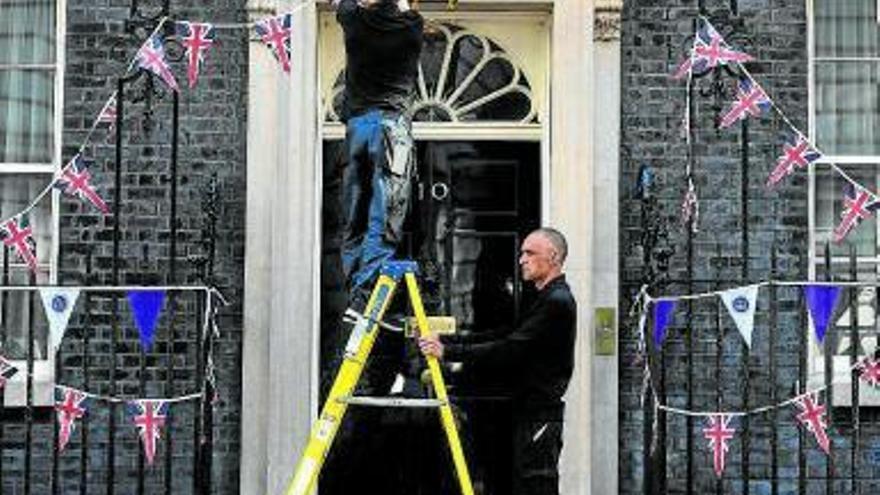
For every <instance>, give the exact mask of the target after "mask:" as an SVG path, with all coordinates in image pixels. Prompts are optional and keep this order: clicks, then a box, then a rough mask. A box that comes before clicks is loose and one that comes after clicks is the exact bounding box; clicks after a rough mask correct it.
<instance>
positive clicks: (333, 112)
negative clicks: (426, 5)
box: [326, 23, 537, 124]
mask: <svg viewBox="0 0 880 495" xmlns="http://www.w3.org/2000/svg"><path fill="white" fill-rule="evenodd" d="M344 76H345V74H344V72H341V73H340V74H339V75H337V77H336V81H335V82H334V84H333V91H332V93H331V96H332V102H333V105H332V106H330V108H328V110H327V115H326V120H327V121H331V122H336V121H339V117H338V116H339V114H340V111H341V105H342V91H343V88H344V86H345V77H344ZM536 115H537V111H536V109H535V106H534V103H533V99H532V89H531V86H530V85H529V81H528V80H527V79H526V76H525V74H523V72H522V70H521V69H520V68H519V67H518V66H517V65H516V64H515V63H514V62H513V60H512V59H511V57H510V56H509V55H508V54H507V53H506V52H505V51H504V50H503V49H502V48H501V47H500V46H499V45H498V44H497V43H495V42H493V41H492V40H490V39H489V38H487V37H485V36H481V35H478V34H475V33H473V32H471V31H468V30H466V29H464V28H462V27H459V26H456V25H453V24H449V23H427V24H426V25H425V44H424V47H423V49H422V56H421V59H420V60H419V79H418V88H417V96H416V101H415V105H414V107H413V120H414V121H417V122H458V123H463V122H474V121H496V122H497V121H501V122H516V123H521V124H529V123H535V122H537V116H536Z"/></svg>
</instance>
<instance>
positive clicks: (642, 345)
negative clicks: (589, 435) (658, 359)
mask: <svg viewBox="0 0 880 495" xmlns="http://www.w3.org/2000/svg"><path fill="white" fill-rule="evenodd" d="M769 285H776V286H786V287H800V286H812V285H818V286H822V287H834V286H837V287H840V286H848V287H878V286H880V283H878V282H873V283H872V282H799V281H776V280H768V281H764V282H760V283H757V284H749V285H745V286H740V287H736V288H733V289H728V290H727V291H724V290H719V291H709V292H703V293H695V294H688V295H680V296H656V297H655V296H651V295H650V294H649V293H648V292H647V288H646V286H643V287H642V288H641V290H640V291H639V293H638V294H637V296H636V299H635V301H634V302H633V306H632V308H631V310H630V313H631V314H632V313H633V311H634V310H636V309H638V311H639V312H640V314H639V320H638V322H639V323H638V325H639V328H638V339H639V340H638V352H639V353H640V354H646V353H647V351H646V341H647V337H646V332H647V329H646V320H647V315H648V311H649V309H648V308H649V306H650V305H651V303H652V302H654V301H658V302H667V303H671V304H674V303H675V302H677V301H679V300H695V299H702V298H710V297H720V296H721V295H722V294H724V293H725V292H728V291H730V290H738V289H743V288H749V287H762V286H769ZM670 318H671V317H670ZM658 344H660V345H662V340H661V342H658ZM643 359H645V364H644V370H643V373H644V377H643V378H644V379H643V390H642V401H644V397H645V395H646V392H647V390H645V389H646V388H647V389H650V393H651V395H652V397H653V399H654V404H655V407H656V409H659V410H662V411H666V412H668V413H672V414H678V415H682V416H690V417H712V416H717V415H719V414H721V415H723V416H726V417H727V416H729V417H743V416H752V415H757V414H763V413H766V412H770V411H773V410H776V409H782V408H785V407H789V406H791V405H792V404H795V403H797V402H799V401H801V400H802V399H803V398H804V397H805V396H813V395H815V394H819V393H822V392H827V391H829V390H833V388H834V387H835V386H838V385H847V386H850V385H851V382H850V381H848V380H846V379H843V378H840V379H835V380H831V381H830V382H828V383H826V384H824V385H822V386H818V387H814V388H810V389H808V390H805V391H804V392H802V393H799V394H797V395H796V396H794V397H791V398H789V399H786V400H784V401H781V402H778V403H776V404H769V405H765V406H761V407H756V408H752V409H748V410H738V411H727V410H726V411H717V410H712V411H695V410H690V409H684V408H679V407H673V406H670V405H668V404H664V403H662V402H661V401H660V399H659V396H658V394H657V391H656V389H655V388H654V381H653V373H652V370H651V366H650V361H649V360H648V359H647V357H646V356H645V357H644V358H643ZM858 370H862V376H861V377H855V376H854V375H855V374H856V373H855V372H856V371H858ZM840 374H841V375H842V376H846V377H850V379H861V380H863V381H866V382H867V383H868V384H869V385H872V386H875V387H876V386H877V385H880V360H877V359H871V358H868V359H863V360H859V361H857V362H855V363H853V364H852V365H851V366H849V367H848V368H847V369H846V370H844V371H843V372H842V373H840ZM821 375H824V372H823V371H820V372H815V373H812V374H810V375H809V377H813V376H821Z"/></svg>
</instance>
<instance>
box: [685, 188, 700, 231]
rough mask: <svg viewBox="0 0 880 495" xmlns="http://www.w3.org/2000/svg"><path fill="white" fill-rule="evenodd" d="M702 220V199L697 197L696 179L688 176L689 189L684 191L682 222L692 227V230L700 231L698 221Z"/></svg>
mask: <svg viewBox="0 0 880 495" xmlns="http://www.w3.org/2000/svg"><path fill="white" fill-rule="evenodd" d="M699 221H700V200H699V198H698V197H697V188H696V186H694V181H693V179H691V178H688V189H687V192H685V193H684V199H683V200H682V202H681V224H682V225H684V226H685V227H688V228H690V229H691V232H693V233H697V232H699V227H698V223H699Z"/></svg>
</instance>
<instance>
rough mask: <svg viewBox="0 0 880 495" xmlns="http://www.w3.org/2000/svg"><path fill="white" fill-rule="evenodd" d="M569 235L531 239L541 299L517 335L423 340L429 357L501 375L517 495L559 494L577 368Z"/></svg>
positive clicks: (523, 257)
mask: <svg viewBox="0 0 880 495" xmlns="http://www.w3.org/2000/svg"><path fill="white" fill-rule="evenodd" d="M567 254H568V245H567V243H566V240H565V237H564V236H563V235H562V233H560V232H559V231H557V230H555V229H552V228H540V229H537V230H535V231H534V232H532V233H531V234H529V235H528V237H526V239H525V241H523V244H522V250H521V254H520V258H519V264H520V267H521V270H522V278H523V280H525V281H529V282H532V283H534V284H535V287H536V288H537V289H538V295H537V298H536V299H535V302H534V303H533V304H532V305H531V306H530V307H529V308H528V310H526V311H525V313H524V314H523V315H522V316H521V317H520V319H519V321H518V322H517V325H516V328H514V329H512V330H507V331H505V330H500V331H496V332H481V333H478V334H471V335H467V336H457V335H450V336H443V337H438V336H436V335H429V336H426V337H422V338H420V339H419V346H420V347H421V349H422V352H423V353H425V354H426V355H431V356H435V357H437V358H444V359H447V360H450V361H459V362H462V363H463V364H464V366H465V368H467V367H468V366H473V365H478V366H479V369H480V370H484V371H487V372H488V371H491V372H494V373H496V374H503V375H504V376H505V377H506V378H507V380H506V383H507V388H508V393H509V395H510V398H511V402H512V406H511V407H512V409H513V430H514V431H513V478H514V479H513V480H512V493H513V494H514V495H557V494H558V493H559V471H558V462H559V453H560V451H561V449H562V419H563V413H564V406H565V404H564V402H563V400H562V396H563V394H565V391H566V389H567V388H568V382H569V381H570V380H571V374H572V370H573V369H574V345H575V328H576V317H577V316H576V315H577V305H576V303H575V300H574V297H573V296H572V294H571V291H570V289H569V287H568V284H567V283H566V281H565V275H564V274H563V273H562V270H563V263H565V258H566V255H567Z"/></svg>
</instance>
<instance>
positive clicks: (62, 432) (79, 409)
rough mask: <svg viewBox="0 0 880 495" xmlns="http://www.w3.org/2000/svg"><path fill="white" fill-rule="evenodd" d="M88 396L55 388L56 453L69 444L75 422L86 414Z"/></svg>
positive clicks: (58, 387)
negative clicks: (56, 418)
mask: <svg viewBox="0 0 880 495" xmlns="http://www.w3.org/2000/svg"><path fill="white" fill-rule="evenodd" d="M88 398H89V397H88V395H86V394H85V393H83V392H80V391H79V390H76V389H73V388H68V387H61V386H57V387H56V388H55V414H56V415H57V416H58V452H59V453H60V452H64V447H66V446H67V443H68V442H70V435H72V434H73V431H74V429H75V426H76V420H78V419H81V418H82V417H83V416H85V415H86V413H87V412H88Z"/></svg>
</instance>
